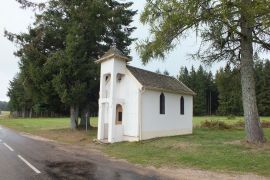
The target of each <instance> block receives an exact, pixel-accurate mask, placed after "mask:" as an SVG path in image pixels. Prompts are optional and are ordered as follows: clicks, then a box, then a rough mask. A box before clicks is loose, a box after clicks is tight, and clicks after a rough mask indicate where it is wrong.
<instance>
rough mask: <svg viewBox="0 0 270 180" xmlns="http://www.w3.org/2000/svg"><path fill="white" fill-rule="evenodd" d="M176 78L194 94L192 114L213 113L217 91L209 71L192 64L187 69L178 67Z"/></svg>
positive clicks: (216, 105) (215, 106)
mask: <svg viewBox="0 0 270 180" xmlns="http://www.w3.org/2000/svg"><path fill="white" fill-rule="evenodd" d="M178 79H179V80H180V81H182V82H183V83H184V84H185V85H187V86H188V87H189V88H191V89H192V90H193V91H194V92H195V93H196V96H194V106H193V112H194V115H196V116H198V115H207V114H208V115H209V114H215V113H216V111H217V107H218V102H217V96H218V91H217V87H216V84H215V81H214V77H213V75H212V73H211V72H207V71H206V70H204V69H203V66H200V67H199V68H198V70H195V68H194V67H193V66H192V68H191V70H190V71H189V70H188V69H187V68H186V67H182V68H181V69H180V72H179V75H178Z"/></svg>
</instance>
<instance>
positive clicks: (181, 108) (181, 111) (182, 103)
mask: <svg viewBox="0 0 270 180" xmlns="http://www.w3.org/2000/svg"><path fill="white" fill-rule="evenodd" d="M180 114H185V100H184V97H183V96H181V98H180Z"/></svg>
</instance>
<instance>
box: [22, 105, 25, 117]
mask: <svg viewBox="0 0 270 180" xmlns="http://www.w3.org/2000/svg"><path fill="white" fill-rule="evenodd" d="M25 111H26V110H25V106H23V109H22V117H23V118H25Z"/></svg>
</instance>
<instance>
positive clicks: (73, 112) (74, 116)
mask: <svg viewBox="0 0 270 180" xmlns="http://www.w3.org/2000/svg"><path fill="white" fill-rule="evenodd" d="M78 114H79V108H78V106H76V105H71V106H70V128H71V129H77V127H78Z"/></svg>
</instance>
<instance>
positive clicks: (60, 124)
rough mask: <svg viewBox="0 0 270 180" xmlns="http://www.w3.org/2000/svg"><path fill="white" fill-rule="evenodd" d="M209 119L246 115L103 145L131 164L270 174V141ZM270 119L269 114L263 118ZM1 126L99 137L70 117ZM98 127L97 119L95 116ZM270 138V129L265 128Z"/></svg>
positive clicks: (56, 136)
mask: <svg viewBox="0 0 270 180" xmlns="http://www.w3.org/2000/svg"><path fill="white" fill-rule="evenodd" d="M205 120H214V121H224V122H226V123H228V124H234V123H237V122H239V121H243V117H236V118H234V119H228V118H227V117H221V116H213V117H195V118H194V120H193V121H194V123H193V124H194V125H195V126H196V127H197V128H194V133H193V134H192V135H186V136H175V137H165V138H157V139H154V140H148V141H143V142H122V143H115V144H110V145H100V146H98V148H101V149H102V150H103V151H104V152H105V153H107V154H109V155H111V156H114V157H116V158H121V159H126V160H128V161H130V162H131V163H137V164H142V165H146V166H149V165H153V166H156V167H161V166H168V167H196V168H200V169H207V170H214V171H227V172H228V171H229V172H230V171H232V172H243V173H246V172H251V173H256V174H259V175H265V176H270V169H269V167H270V161H269V159H270V143H269V142H268V143H266V144H264V145H261V146H254V145H250V144H247V143H245V142H244V141H243V139H244V137H245V133H244V130H243V129H228V130H218V129H208V128H198V127H199V125H200V124H201V123H202V122H203V121H205ZM262 120H263V121H268V120H270V118H269V117H264V118H262ZM0 125H3V126H6V127H9V128H12V129H15V130H17V131H23V132H27V133H31V134H34V135H39V136H42V137H45V138H49V139H53V140H57V141H60V142H65V143H70V144H79V145H89V144H91V143H92V140H93V139H94V138H96V128H94V129H91V130H90V131H88V132H87V133H86V132H85V131H84V130H75V131H72V130H69V128H68V127H69V119H68V118H57V119H52V118H49V119H46V118H42V119H2V120H0ZM91 125H92V126H95V127H96V126H97V118H92V119H91ZM264 132H265V136H266V138H267V139H270V129H269V128H266V129H264Z"/></svg>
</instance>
